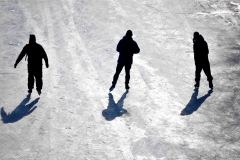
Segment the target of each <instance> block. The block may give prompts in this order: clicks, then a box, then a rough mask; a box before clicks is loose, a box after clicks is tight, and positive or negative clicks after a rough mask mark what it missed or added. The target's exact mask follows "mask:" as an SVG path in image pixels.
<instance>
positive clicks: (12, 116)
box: [1, 94, 40, 123]
mask: <svg viewBox="0 0 240 160" xmlns="http://www.w3.org/2000/svg"><path fill="white" fill-rule="evenodd" d="M39 99H40V98H36V99H35V100H34V101H32V102H31V103H29V104H27V103H28V102H29V100H30V94H29V95H28V96H27V97H26V98H25V99H23V100H22V102H21V103H20V104H19V105H18V106H17V107H16V108H15V109H14V110H13V111H12V112H11V113H9V114H7V113H6V112H5V111H4V108H1V117H2V121H3V123H14V122H17V121H19V120H20V119H22V118H23V117H24V116H27V115H29V114H31V113H32V112H33V111H34V110H35V109H36V108H37V106H35V105H36V104H37V103H38V101H39Z"/></svg>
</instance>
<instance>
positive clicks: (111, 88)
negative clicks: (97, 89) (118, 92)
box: [109, 84, 115, 92]
mask: <svg viewBox="0 0 240 160" xmlns="http://www.w3.org/2000/svg"><path fill="white" fill-rule="evenodd" d="M114 88H115V85H114V84H112V86H111V87H110V88H109V91H110V92H111V91H112V90H113V89H114Z"/></svg>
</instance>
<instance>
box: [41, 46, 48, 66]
mask: <svg viewBox="0 0 240 160" xmlns="http://www.w3.org/2000/svg"><path fill="white" fill-rule="evenodd" d="M42 54H43V59H44V61H45V64H46V67H47V68H48V67H49V64H48V57H47V53H46V52H45V50H44V49H43V47H42Z"/></svg>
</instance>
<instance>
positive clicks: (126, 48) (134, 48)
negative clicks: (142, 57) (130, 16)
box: [109, 30, 140, 91]
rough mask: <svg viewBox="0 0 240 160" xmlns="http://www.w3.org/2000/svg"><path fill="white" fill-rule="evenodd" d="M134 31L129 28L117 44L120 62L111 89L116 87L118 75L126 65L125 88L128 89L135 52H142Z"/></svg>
mask: <svg viewBox="0 0 240 160" xmlns="http://www.w3.org/2000/svg"><path fill="white" fill-rule="evenodd" d="M132 35H133V34H132V31H131V30H128V31H127V33H126V35H125V36H124V37H123V38H122V39H121V40H120V41H119V43H118V45H117V51H118V52H119V57H118V64H117V68H116V73H115V75H114V77H113V81H112V86H111V87H110V89H109V90H110V91H112V90H113V89H114V88H115V85H116V83H117V80H118V76H119V74H120V73H121V71H122V69H123V67H125V72H126V77H125V88H126V89H127V90H128V89H129V88H130V87H129V80H130V69H131V66H132V62H133V54H137V53H139V52H140V49H139V47H138V45H137V43H136V42H135V41H134V40H133V39H132Z"/></svg>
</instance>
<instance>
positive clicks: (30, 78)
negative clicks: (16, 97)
mask: <svg viewBox="0 0 240 160" xmlns="http://www.w3.org/2000/svg"><path fill="white" fill-rule="evenodd" d="M33 86H34V75H33V73H32V72H30V71H28V90H29V91H30V92H31V91H32V89H33Z"/></svg>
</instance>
